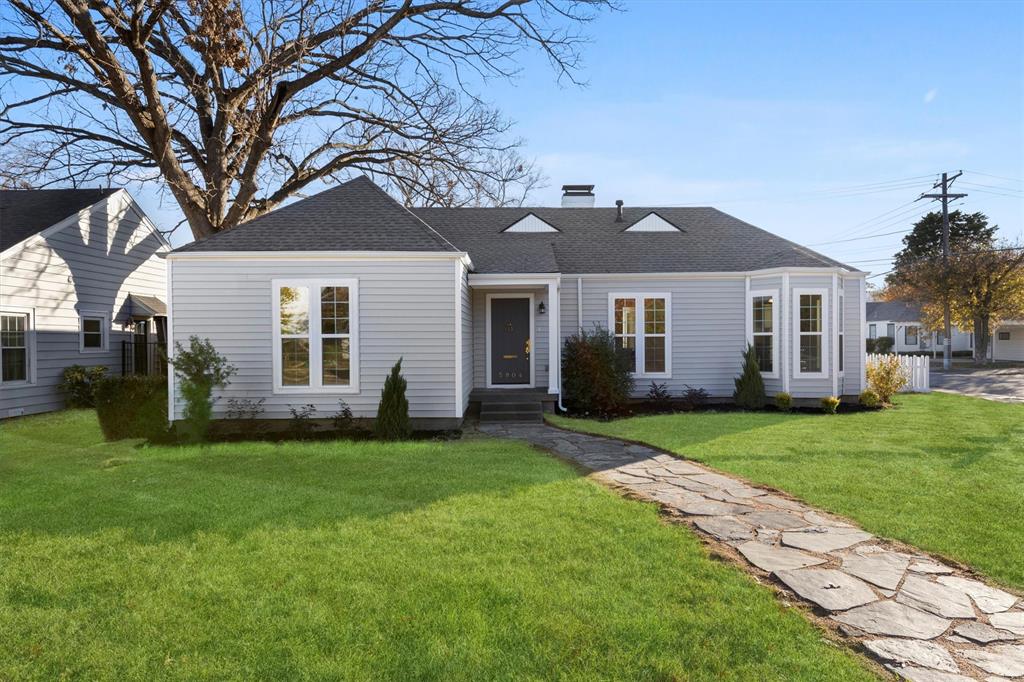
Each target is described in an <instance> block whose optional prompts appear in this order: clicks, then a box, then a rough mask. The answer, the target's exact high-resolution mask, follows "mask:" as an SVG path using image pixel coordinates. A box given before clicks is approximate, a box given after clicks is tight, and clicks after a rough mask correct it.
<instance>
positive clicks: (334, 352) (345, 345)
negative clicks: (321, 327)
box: [323, 339, 350, 386]
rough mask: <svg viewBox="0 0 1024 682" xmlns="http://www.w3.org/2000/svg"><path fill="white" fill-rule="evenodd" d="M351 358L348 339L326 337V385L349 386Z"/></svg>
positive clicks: (324, 376) (324, 379) (324, 381)
mask: <svg viewBox="0 0 1024 682" xmlns="http://www.w3.org/2000/svg"><path fill="white" fill-rule="evenodd" d="M349 360H350V354H349V341H348V339H324V347H323V383H324V386H348V384H349Z"/></svg>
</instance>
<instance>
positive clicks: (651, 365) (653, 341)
mask: <svg viewBox="0 0 1024 682" xmlns="http://www.w3.org/2000/svg"><path fill="white" fill-rule="evenodd" d="M644 371H645V372H652V373H657V372H664V371H665V337H664V336H648V337H645V338H644Z"/></svg>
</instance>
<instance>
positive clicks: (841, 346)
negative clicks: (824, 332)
mask: <svg viewBox="0 0 1024 682" xmlns="http://www.w3.org/2000/svg"><path fill="white" fill-rule="evenodd" d="M843 346H844V342H843V335H842V334H840V335H839V371H840V372H842V371H843V354H844V351H845V349H844V347H843Z"/></svg>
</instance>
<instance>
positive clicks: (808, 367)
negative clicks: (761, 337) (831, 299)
mask: <svg viewBox="0 0 1024 682" xmlns="http://www.w3.org/2000/svg"><path fill="white" fill-rule="evenodd" d="M827 296H828V293H827V290H825V289H794V290H793V300H794V303H795V305H794V306H793V340H794V346H795V347H794V352H795V354H796V358H797V363H796V372H795V374H796V376H805V377H807V376H812V377H824V376H826V375H827V369H826V357H827V356H826V354H825V339H826V336H825V321H826V320H828V303H827V301H828V298H827Z"/></svg>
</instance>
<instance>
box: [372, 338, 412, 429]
mask: <svg viewBox="0 0 1024 682" xmlns="http://www.w3.org/2000/svg"><path fill="white" fill-rule="evenodd" d="M405 388H406V382H405V377H403V376H402V358H398V362H396V363H395V366H394V367H392V368H391V374H389V375H388V378H387V379H385V380H384V390H383V391H382V392H381V394H380V405H378V406H377V420H376V421H375V422H374V425H373V426H374V428H373V430H374V434H376V436H377V438H379V439H380V440H403V439H405V438H408V437H409V436H411V435H412V422H411V421H410V420H409V401H408V400H407V399H406V397H405Z"/></svg>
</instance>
